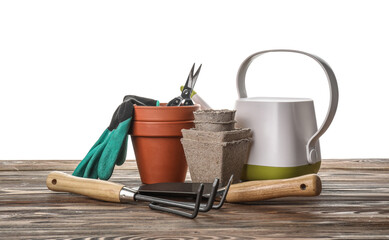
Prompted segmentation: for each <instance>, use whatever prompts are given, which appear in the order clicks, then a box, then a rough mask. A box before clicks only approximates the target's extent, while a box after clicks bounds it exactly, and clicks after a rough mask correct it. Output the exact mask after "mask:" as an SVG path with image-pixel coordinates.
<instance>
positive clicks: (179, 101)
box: [167, 63, 202, 106]
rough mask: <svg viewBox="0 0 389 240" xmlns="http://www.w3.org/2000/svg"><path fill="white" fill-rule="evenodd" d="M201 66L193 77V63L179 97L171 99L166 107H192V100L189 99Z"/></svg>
mask: <svg viewBox="0 0 389 240" xmlns="http://www.w3.org/2000/svg"><path fill="white" fill-rule="evenodd" d="M201 66H202V65H200V67H199V68H198V69H197V71H196V73H195V74H194V75H193V72H194V68H195V64H194V63H193V67H192V69H191V70H190V72H189V76H188V79H187V80H186V83H185V86H184V88H183V89H182V92H181V95H180V96H178V97H176V98H174V99H172V100H171V101H170V102H169V103H168V104H167V106H181V105H184V106H189V105H194V103H193V101H192V99H191V98H190V96H191V94H192V91H193V88H194V85H195V84H196V81H197V78H198V76H199V74H200V70H201Z"/></svg>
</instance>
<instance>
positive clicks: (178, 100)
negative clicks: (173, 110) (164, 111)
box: [166, 96, 182, 106]
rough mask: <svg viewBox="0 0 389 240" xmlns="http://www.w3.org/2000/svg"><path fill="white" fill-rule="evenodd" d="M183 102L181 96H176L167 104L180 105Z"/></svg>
mask: <svg viewBox="0 0 389 240" xmlns="http://www.w3.org/2000/svg"><path fill="white" fill-rule="evenodd" d="M181 102H182V97H181V96H179V97H175V98H173V99H172V100H170V102H168V104H167V105H166V106H180V105H181Z"/></svg>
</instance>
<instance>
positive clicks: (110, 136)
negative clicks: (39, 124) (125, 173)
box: [73, 95, 159, 180]
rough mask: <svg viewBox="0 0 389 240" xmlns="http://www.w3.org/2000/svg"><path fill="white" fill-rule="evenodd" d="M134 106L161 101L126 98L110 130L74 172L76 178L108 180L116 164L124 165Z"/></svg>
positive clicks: (149, 104) (129, 96)
mask: <svg viewBox="0 0 389 240" xmlns="http://www.w3.org/2000/svg"><path fill="white" fill-rule="evenodd" d="M134 104H136V105H138V106H158V105H159V101H157V100H153V99H149V98H143V97H138V96H134V95H127V96H125V97H124V99H123V103H122V104H120V105H119V107H118V108H117V109H116V111H115V113H114V114H113V116H112V120H111V123H110V125H109V126H108V128H107V129H105V131H104V132H103V134H102V135H101V136H100V138H99V139H98V140H97V142H96V143H95V144H94V145H93V146H92V148H91V149H90V150H89V152H88V154H87V155H86V156H85V158H84V159H83V160H82V161H81V162H80V163H79V165H78V166H77V168H76V169H75V170H74V172H73V175H74V176H78V177H84V178H99V179H103V180H107V179H109V178H110V177H111V175H112V172H113V169H114V167H115V164H116V165H118V166H120V165H122V164H123V163H124V161H125V160H126V155H127V142H128V133H129V130H130V123H131V119H132V117H133V111H134V107H133V105H134Z"/></svg>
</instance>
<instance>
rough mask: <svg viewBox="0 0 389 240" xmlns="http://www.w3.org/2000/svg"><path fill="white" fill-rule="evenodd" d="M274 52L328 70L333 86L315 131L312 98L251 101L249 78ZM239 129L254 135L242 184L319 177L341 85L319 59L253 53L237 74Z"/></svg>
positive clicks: (281, 50)
mask: <svg viewBox="0 0 389 240" xmlns="http://www.w3.org/2000/svg"><path fill="white" fill-rule="evenodd" d="M272 52H290V53H298V54H303V55H305V56H308V57H310V58H312V59H313V60H315V61H316V62H317V63H318V64H319V65H320V66H321V67H322V68H323V70H324V72H325V74H326V76H327V80H328V83H329V87H330V92H331V95H330V102H329V108H328V112H327V115H326V117H325V120H324V122H323V124H322V125H321V127H320V129H319V130H317V125H316V116H315V110H314V105H313V101H312V99H308V98H269V97H268V98H265V97H250V98H248V97H247V93H246V86H245V77H246V72H247V69H248V67H249V66H250V64H251V63H252V62H253V61H254V59H256V58H257V57H259V56H261V55H263V54H265V53H272ZM237 89H238V95H239V99H238V100H237V101H236V105H235V108H236V120H237V126H238V127H241V128H250V129H251V130H252V131H253V142H252V145H251V148H250V154H249V158H248V161H247V164H245V166H244V169H243V175H242V180H266V179H281V178H290V177H296V176H300V175H304V174H309V173H317V172H318V171H319V169H320V164H321V153H320V145H319V138H320V137H321V136H322V135H323V134H324V132H325V131H326V130H327V129H328V127H329V126H330V124H331V122H332V120H333V118H334V116H335V112H336V109H337V106H338V98H339V93H338V84H337V82H336V77H335V74H334V72H333V71H332V69H331V68H330V66H329V65H328V64H327V63H326V62H325V61H324V60H323V59H321V58H319V57H317V56H315V55H312V54H309V53H306V52H302V51H296V50H285V49H276V50H267V51H261V52H257V53H254V54H252V55H251V56H249V57H247V58H246V59H245V60H244V61H243V62H242V64H241V66H240V68H239V71H238V75H237Z"/></svg>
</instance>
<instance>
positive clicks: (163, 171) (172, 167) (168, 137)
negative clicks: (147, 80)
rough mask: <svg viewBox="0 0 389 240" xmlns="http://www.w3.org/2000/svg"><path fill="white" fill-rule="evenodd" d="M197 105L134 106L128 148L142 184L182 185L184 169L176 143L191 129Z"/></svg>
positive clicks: (180, 149)
mask: <svg viewBox="0 0 389 240" xmlns="http://www.w3.org/2000/svg"><path fill="white" fill-rule="evenodd" d="M199 108H200V106H199V105H194V106H180V107H167V106H166V104H161V106H158V107H150V106H136V105H135V106H134V119H133V120H134V121H133V126H132V133H131V139H132V145H133V147H134V152H135V157H136V162H137V165H138V170H139V174H140V177H141V180H142V183H145V184H152V183H160V182H184V181H185V177H186V173H187V170H188V165H187V163H186V159H185V154H184V150H183V147H182V144H181V142H180V139H181V138H182V133H181V130H182V129H190V128H193V127H194V123H193V120H194V116H193V111H196V110H198V109H199Z"/></svg>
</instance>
